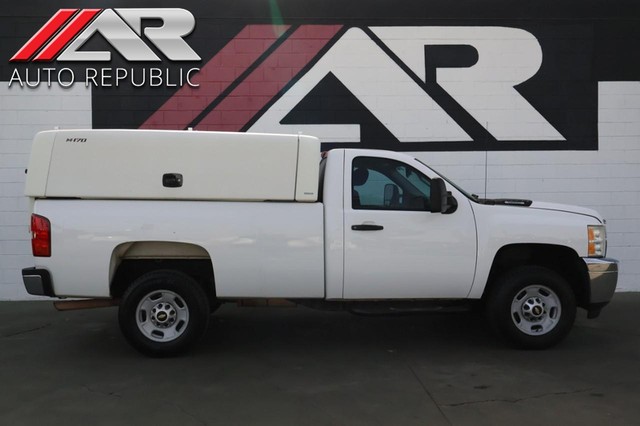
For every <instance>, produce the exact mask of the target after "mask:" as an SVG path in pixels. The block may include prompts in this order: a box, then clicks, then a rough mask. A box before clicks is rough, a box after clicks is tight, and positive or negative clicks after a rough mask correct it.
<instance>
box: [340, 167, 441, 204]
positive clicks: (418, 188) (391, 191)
mask: <svg viewBox="0 0 640 426" xmlns="http://www.w3.org/2000/svg"><path fill="white" fill-rule="evenodd" d="M351 194H352V198H351V200H352V203H351V205H352V208H353V209H356V210H411V211H424V210H427V211H428V210H430V205H429V197H430V194H431V181H430V180H429V178H427V177H426V176H425V175H423V174H422V173H420V172H419V171H418V170H416V169H414V168H413V167H411V166H409V165H408V164H405V163H402V162H400V161H396V160H391V159H388V158H378V157H356V158H354V159H353V162H352V165H351Z"/></svg>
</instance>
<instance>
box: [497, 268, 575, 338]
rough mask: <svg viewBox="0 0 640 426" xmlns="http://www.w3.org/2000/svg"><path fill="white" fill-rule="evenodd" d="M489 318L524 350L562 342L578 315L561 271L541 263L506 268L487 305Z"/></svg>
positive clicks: (572, 295) (501, 331)
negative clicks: (541, 265) (539, 264)
mask: <svg viewBox="0 0 640 426" xmlns="http://www.w3.org/2000/svg"><path fill="white" fill-rule="evenodd" d="M486 308H487V316H488V319H489V321H490V323H491V325H492V327H493V328H494V330H495V331H497V332H498V334H500V335H501V336H503V337H504V338H506V339H507V340H508V341H509V342H510V343H511V344H513V345H515V346H517V347H520V348H524V349H545V348H548V347H551V346H553V345H555V344H557V343H558V342H560V341H561V340H562V339H563V338H564V337H565V336H566V335H567V334H568V333H569V331H570V330H571V327H572V326H573V322H574V320H575V317H576V301H575V295H574V293H573V291H572V289H571V287H570V286H569V284H568V283H567V282H566V280H565V279H564V278H562V277H561V276H560V275H559V274H558V273H556V272H555V271H552V270H550V269H547V268H543V267H539V266H523V267H518V268H515V269H512V270H510V271H507V272H506V273H505V274H503V275H502V276H501V277H500V278H498V281H497V282H496V283H494V286H493V288H492V291H491V293H490V294H489V298H488V300H487V304H486Z"/></svg>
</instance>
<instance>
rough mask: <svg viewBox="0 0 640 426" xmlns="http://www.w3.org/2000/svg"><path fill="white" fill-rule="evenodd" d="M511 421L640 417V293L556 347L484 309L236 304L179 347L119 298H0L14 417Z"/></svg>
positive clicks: (6, 382)
mask: <svg viewBox="0 0 640 426" xmlns="http://www.w3.org/2000/svg"><path fill="white" fill-rule="evenodd" d="M503 424H504V425H506V424H509V425H537V426H540V425H560V424H561V425H607V426H610V425H638V424H640V293H620V294H616V296H615V298H614V300H613V302H612V303H611V305H609V306H608V307H607V308H605V309H604V310H603V313H602V315H601V317H600V318H598V319H595V320H587V319H586V314H585V312H584V311H580V312H579V317H578V320H577V322H576V325H575V327H574V329H573V331H572V332H571V334H570V335H569V337H568V338H567V339H566V340H565V341H564V342H562V343H561V344H560V345H559V346H557V347H555V348H553V349H549V350H545V351H523V350H514V349H510V348H508V347H506V346H504V345H503V344H502V343H501V342H500V341H499V340H497V339H496V338H495V337H494V336H493V335H492V334H491V333H490V331H489V330H488V329H487V327H486V325H485V323H484V322H483V321H482V319H481V317H479V316H478V315H477V314H472V313H469V314H447V315H444V314H441V315H434V314H431V315H411V316H397V317H362V316H354V315H350V314H348V313H342V312H340V313H331V312H319V311H313V310H310V309H307V308H302V307H296V308H238V307H236V306H235V305H225V306H223V307H222V308H221V309H220V310H219V311H218V312H217V313H216V314H215V315H214V316H213V317H212V321H211V325H210V327H209V330H208V332H207V334H206V336H205V337H204V339H203V341H202V342H201V344H200V345H199V346H198V348H197V350H196V351H194V352H193V353H191V354H189V355H186V356H183V357H179V358H171V359H150V358H146V357H144V356H142V355H140V354H138V353H137V352H136V351H135V350H133V349H132V348H131V347H129V346H128V345H127V343H126V342H125V341H124V338H123V337H122V336H121V335H120V331H119V329H118V324H117V308H103V309H94V310H84V311H72V312H57V311H55V310H54V308H53V307H52V305H51V303H50V302H2V303H0V425H90V426H97V425H110V426H112V425H177V426H188V425H503Z"/></svg>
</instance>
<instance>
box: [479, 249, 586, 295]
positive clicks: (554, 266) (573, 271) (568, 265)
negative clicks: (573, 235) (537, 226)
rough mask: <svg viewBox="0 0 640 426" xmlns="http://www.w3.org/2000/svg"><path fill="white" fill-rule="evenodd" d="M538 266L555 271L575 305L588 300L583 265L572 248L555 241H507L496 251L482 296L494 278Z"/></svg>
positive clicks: (489, 289) (488, 289) (486, 292)
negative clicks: (526, 242) (518, 269)
mask: <svg viewBox="0 0 640 426" xmlns="http://www.w3.org/2000/svg"><path fill="white" fill-rule="evenodd" d="M525 265H531V266H541V267H545V268H548V269H550V270H552V271H555V272H556V273H558V274H559V275H560V276H562V278H564V279H565V280H566V281H567V283H569V285H570V286H571V289H572V290H573V292H574V294H575V297H576V302H577V304H578V306H582V307H585V306H587V305H588V303H589V297H590V294H589V276H588V272H587V268H586V265H585V263H584V261H583V260H582V258H580V256H578V254H577V253H576V251H575V250H573V249H572V248H570V247H566V246H561V245H555V244H509V245H506V246H504V247H502V248H500V250H498V252H497V253H496V255H495V257H494V259H493V263H492V265H491V270H490V272H489V278H488V279H487V285H486V286H485V289H484V292H483V294H482V300H486V298H487V296H488V295H490V294H491V291H492V290H493V289H494V288H495V285H496V282H497V281H498V280H497V278H498V277H500V276H501V275H502V274H504V273H505V272H507V271H508V270H510V269H513V268H516V267H519V266H525Z"/></svg>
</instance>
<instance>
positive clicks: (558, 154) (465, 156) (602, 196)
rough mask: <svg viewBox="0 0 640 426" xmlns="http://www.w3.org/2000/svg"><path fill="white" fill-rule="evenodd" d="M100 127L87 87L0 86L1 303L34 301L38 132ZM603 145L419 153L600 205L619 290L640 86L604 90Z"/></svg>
mask: <svg viewBox="0 0 640 426" xmlns="http://www.w3.org/2000/svg"><path fill="white" fill-rule="evenodd" d="M54 126H60V127H66V128H71V127H80V128H87V127H91V95H90V92H89V91H88V90H86V89H85V88H84V87H81V86H77V87H74V88H72V89H60V88H55V87H52V88H46V87H42V88H39V89H19V88H13V89H8V88H7V84H6V83H0V299H25V298H28V296H27V294H26V293H25V291H24V289H23V287H22V283H21V279H20V269H21V268H23V267H26V266H30V265H31V263H32V260H31V257H30V255H29V252H30V247H29V241H28V238H29V235H28V228H27V218H28V215H27V209H28V206H27V199H26V198H25V197H23V195H22V194H23V189H24V169H25V168H26V166H27V161H28V153H29V151H30V148H31V139H32V138H33V135H34V134H35V133H36V132H37V131H40V130H45V129H51V128H53V127H54ZM598 127H599V139H600V141H599V145H600V150H599V151H529V152H489V153H487V154H486V155H485V153H484V152H455V153H446V152H438V153H435V152H434V153H424V152H423V153H418V154H416V156H417V157H419V158H420V159H422V160H423V161H425V162H427V163H428V164H431V165H433V166H434V167H435V168H436V169H437V170H439V171H441V172H443V173H444V174H445V175H447V176H449V177H450V178H452V179H453V180H455V181H456V182H457V183H459V184H460V185H461V186H463V187H464V188H466V189H468V190H469V191H471V192H475V193H477V194H480V195H484V188H485V158H486V160H487V165H488V167H487V177H488V179H487V181H486V187H487V194H486V195H487V196H488V197H527V198H533V199H536V200H541V201H552V202H561V203H569V204H578V205H583V206H587V207H592V208H595V209H596V210H598V211H600V212H601V213H602V214H603V215H605V217H606V218H607V221H608V225H609V228H608V229H609V255H610V256H612V257H615V258H618V259H620V260H621V261H622V264H621V277H620V282H619V289H621V290H633V291H640V82H602V83H600V86H599V123H598Z"/></svg>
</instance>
